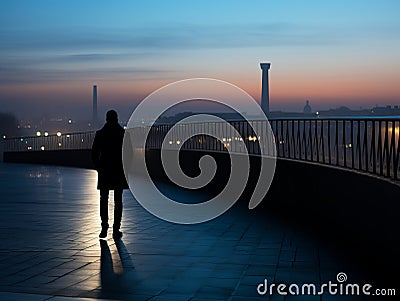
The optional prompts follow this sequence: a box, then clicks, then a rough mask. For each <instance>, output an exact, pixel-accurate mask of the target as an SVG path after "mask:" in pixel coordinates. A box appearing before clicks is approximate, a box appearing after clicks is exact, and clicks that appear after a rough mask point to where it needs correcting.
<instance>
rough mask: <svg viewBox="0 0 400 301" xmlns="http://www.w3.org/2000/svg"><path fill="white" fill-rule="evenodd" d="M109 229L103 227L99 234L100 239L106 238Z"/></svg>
mask: <svg viewBox="0 0 400 301" xmlns="http://www.w3.org/2000/svg"><path fill="white" fill-rule="evenodd" d="M107 230H108V229H104V228H103V229H101V232H100V234H99V238H100V239H104V238H106V237H107Z"/></svg>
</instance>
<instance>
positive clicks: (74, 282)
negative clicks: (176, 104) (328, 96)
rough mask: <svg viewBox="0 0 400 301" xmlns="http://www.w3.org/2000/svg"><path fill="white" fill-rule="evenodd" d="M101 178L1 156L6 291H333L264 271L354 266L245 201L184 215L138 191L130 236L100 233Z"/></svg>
mask: <svg viewBox="0 0 400 301" xmlns="http://www.w3.org/2000/svg"><path fill="white" fill-rule="evenodd" d="M96 181H97V178H96V173H95V172H94V171H91V170H83V169H75V168H66V167H50V166H35V165H18V164H1V165H0V183H1V185H2V187H1V188H2V189H1V191H0V206H1V211H0V241H1V245H0V292H2V293H0V300H72V299H70V298H74V299H73V300H92V299H96V300H152V301H155V300H174V301H178V300H193V301H195V300H285V301H290V300H325V299H326V300H328V299H327V298H325V296H323V297H321V298H320V297H318V298H314V299H312V298H311V296H308V297H309V298H305V299H304V298H303V299H302V298H300V297H296V298H295V299H294V297H291V298H289V297H285V298H283V296H271V297H268V296H260V295H259V294H258V293H257V289H256V288H257V285H258V284H259V283H261V282H262V281H263V280H264V279H265V278H268V281H270V282H274V281H275V282H292V281H294V283H300V282H305V281H313V282H315V284H318V283H321V282H322V281H325V279H329V280H335V279H336V274H337V273H338V272H340V271H346V268H347V267H346V264H345V263H343V262H341V261H340V258H339V257H338V256H336V255H335V254H333V253H332V252H330V251H329V250H326V249H324V248H323V246H321V245H319V244H318V243H317V242H316V241H314V240H313V239H311V238H310V237H308V236H307V235H306V234H305V233H302V231H301V229H297V228H293V227H292V226H289V225H287V224H284V223H282V222H281V221H280V220H278V219H276V218H274V217H273V216H268V215H267V214H264V215H262V216H258V215H255V214H253V213H252V212H251V211H249V210H247V209H246V210H245V209H243V208H240V207H237V208H233V209H232V210H229V211H228V212H227V213H225V214H224V215H222V216H221V217H219V218H217V219H214V220H212V221H210V222H206V223H203V224H198V225H176V224H172V223H168V222H165V221H162V220H160V219H158V218H156V217H154V216H152V215H151V214H149V213H148V212H147V211H145V210H144V209H143V208H142V207H141V206H140V205H139V204H138V203H137V201H136V200H135V199H134V198H133V196H132V195H131V193H130V192H129V191H125V192H124V195H123V199H124V214H123V225H122V231H123V233H124V236H123V239H122V240H121V241H119V242H115V241H113V240H112V239H111V237H110V236H111V233H109V237H108V239H107V240H99V239H98V233H99V231H100V219H99V213H98V212H99V201H98V198H99V193H98V191H97V190H96ZM171 189H172V188H171ZM172 192H173V193H179V194H180V198H185V197H187V198H190V197H193V195H190V194H189V193H188V192H182V191H176V192H174V191H172ZM185 193H188V195H187V196H186V195H185ZM110 217H112V206H110ZM111 223H112V220H111ZM281 297H282V298H281ZM87 298H89V299H87ZM329 300H330V299H329ZM340 300H341V299H340ZM355 300H359V298H358V299H355Z"/></svg>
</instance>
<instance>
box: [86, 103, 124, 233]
mask: <svg viewBox="0 0 400 301" xmlns="http://www.w3.org/2000/svg"><path fill="white" fill-rule="evenodd" d="M124 133H125V131H124V129H123V128H122V127H121V126H120V125H119V123H118V114H117V112H116V111H114V110H110V111H108V112H107V114H106V123H105V125H104V126H103V128H102V129H100V130H98V131H97V132H96V135H95V137H94V141H93V146H92V153H91V155H92V161H93V165H94V167H95V169H96V170H97V175H98V177H97V189H98V190H100V218H101V232H100V234H99V238H101V239H104V238H106V237H107V231H108V227H109V225H108V195H109V191H110V190H114V224H113V238H114V239H120V238H121V237H122V232H121V231H120V227H121V220H122V207H123V205H122V191H123V190H124V189H127V188H128V183H127V182H126V179H125V175H124V170H123V167H122V143H123V139H124Z"/></svg>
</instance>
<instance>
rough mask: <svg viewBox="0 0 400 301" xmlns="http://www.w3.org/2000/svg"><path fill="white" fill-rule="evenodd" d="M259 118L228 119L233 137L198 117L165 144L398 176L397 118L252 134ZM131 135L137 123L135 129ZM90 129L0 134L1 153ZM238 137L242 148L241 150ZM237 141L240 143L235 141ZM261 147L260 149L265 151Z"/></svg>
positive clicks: (151, 140)
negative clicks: (17, 135)
mask: <svg viewBox="0 0 400 301" xmlns="http://www.w3.org/2000/svg"><path fill="white" fill-rule="evenodd" d="M262 122H265V121H250V122H249V123H248V122H246V121H229V123H230V124H231V125H232V126H233V127H234V128H235V129H236V131H237V132H238V133H240V135H239V136H235V135H234V134H233V133H232V132H231V129H229V127H228V126H227V124H224V123H219V122H199V123H191V124H181V125H179V126H177V127H175V129H174V132H173V134H172V135H171V136H170V140H169V141H165V143H168V144H177V145H179V144H181V143H182V145H180V147H182V149H186V150H191V149H192V150H207V151H216V152H223V151H227V150H229V151H231V152H236V153H243V152H245V151H247V152H248V153H249V154H256V155H257V154H260V153H261V151H260V150H261V149H260V148H261V147H262V148H264V153H266V154H272V151H273V148H271V146H272V145H273V144H274V143H275V147H276V154H277V156H278V157H280V158H287V159H294V160H301V161H308V162H315V163H320V164H326V165H333V166H340V167H343V168H348V169H353V170H358V171H362V172H367V173H371V174H375V175H378V176H382V177H387V178H390V179H393V180H398V178H399V173H400V164H399V163H400V162H399V159H400V158H399V150H400V140H399V128H400V119H399V118H393V117H388V118H375V117H373V118H372V117H371V118H366V117H364V118H357V117H352V118H272V119H270V124H271V127H272V130H273V132H274V135H275V137H273V136H272V135H271V136H270V137H267V136H268V135H262V136H256V135H255V134H254V131H253V128H255V129H256V130H257V132H259V131H258V129H261V128H262V126H261V125H262V124H261V123H262ZM207 127H208V128H209V129H212V131H213V132H214V133H217V135H218V137H219V140H218V139H215V138H212V137H210V136H206V135H196V136H194V137H192V138H190V139H188V140H187V141H186V142H185V143H183V141H182V135H183V133H185V132H186V133H187V132H193V133H196V132H199V130H203V131H204V130H206V128H207ZM171 128H172V125H154V126H153V127H152V128H151V130H150V133H149V137H148V139H147V145H146V147H148V148H153V149H154V148H160V147H161V146H162V143H163V141H164V137H165V136H166V134H167V133H168V132H169V131H170V130H171ZM134 130H135V131H136V134H138V132H140V131H142V130H143V128H135V129H134ZM94 134H95V132H82V133H67V134H61V135H60V134H59V135H48V136H40V137H22V138H9V139H5V145H4V151H5V152H21V151H40V150H42V151H43V150H61V149H90V148H91V145H92V142H93V138H94ZM239 141H240V142H244V145H245V147H246V149H243V144H242V143H239ZM240 145H242V146H240ZM265 150H266V151H265Z"/></svg>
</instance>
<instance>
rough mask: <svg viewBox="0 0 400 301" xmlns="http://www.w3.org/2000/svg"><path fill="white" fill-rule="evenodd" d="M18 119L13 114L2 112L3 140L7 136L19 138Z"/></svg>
mask: <svg viewBox="0 0 400 301" xmlns="http://www.w3.org/2000/svg"><path fill="white" fill-rule="evenodd" d="M17 126H18V119H17V117H15V115H13V114H11V113H1V112H0V134H1V138H2V137H3V136H4V135H5V136H7V137H12V136H17V133H18V129H17Z"/></svg>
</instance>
